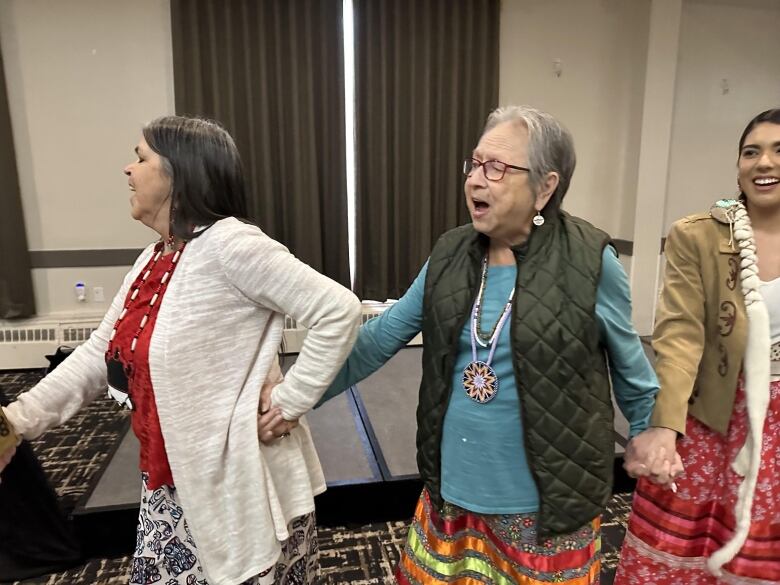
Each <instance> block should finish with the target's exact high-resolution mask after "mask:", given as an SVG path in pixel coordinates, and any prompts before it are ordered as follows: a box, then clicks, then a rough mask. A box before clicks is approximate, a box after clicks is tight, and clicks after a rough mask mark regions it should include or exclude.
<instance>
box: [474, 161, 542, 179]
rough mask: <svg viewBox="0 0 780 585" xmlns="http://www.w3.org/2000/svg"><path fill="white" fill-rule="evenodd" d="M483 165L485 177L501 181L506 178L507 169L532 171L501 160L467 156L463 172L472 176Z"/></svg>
mask: <svg viewBox="0 0 780 585" xmlns="http://www.w3.org/2000/svg"><path fill="white" fill-rule="evenodd" d="M479 167H482V172H483V173H485V178H486V179H487V180H488V181H500V180H501V179H503V178H504V175H505V174H506V170H507V169H515V170H516V171H525V172H526V173H530V172H531V169H527V168H526V167H518V166H516V165H509V164H507V163H505V162H501V161H500V160H486V161H481V160H477V159H476V158H467V159H466V160H464V161H463V174H464V175H466V176H467V177H470V176H471V173H473V172H474V171H475V170H476V169H478V168H479Z"/></svg>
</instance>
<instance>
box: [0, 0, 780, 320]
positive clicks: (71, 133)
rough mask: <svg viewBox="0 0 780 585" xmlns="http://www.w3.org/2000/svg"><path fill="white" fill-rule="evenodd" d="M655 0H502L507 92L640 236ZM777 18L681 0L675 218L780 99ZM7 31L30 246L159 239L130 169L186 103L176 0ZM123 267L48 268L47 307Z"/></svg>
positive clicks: (12, 7) (0, 14)
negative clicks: (142, 135) (135, 202)
mask: <svg viewBox="0 0 780 585" xmlns="http://www.w3.org/2000/svg"><path fill="white" fill-rule="evenodd" d="M653 1H656V2H659V1H660V2H663V1H664V0H503V2H502V17H501V39H500V75H501V78H500V91H499V95H500V102H501V103H502V104H508V103H529V104H532V105H535V106H537V107H540V108H542V109H545V110H547V111H550V112H551V113H553V114H555V115H557V116H559V117H560V118H561V119H562V120H563V122H564V123H565V124H566V125H567V126H568V127H569V128H570V129H571V130H572V133H573V134H574V138H575V143H576V145H577V151H578V156H579V163H578V168H577V172H576V173H575V176H574V182H573V185H572V188H571V192H570V195H569V197H568V198H567V201H566V207H567V209H569V210H570V211H571V212H573V213H575V214H577V215H581V216H583V217H585V218H587V219H590V220H591V221H593V222H594V223H596V224H597V225H599V226H601V227H603V228H604V229H606V230H608V231H610V232H611V233H612V235H613V236H615V237H618V238H624V239H629V240H630V239H634V235H635V226H634V223H635V218H634V211H635V197H636V189H637V174H638V161H639V160H640V153H639V144H640V131H641V125H642V115H643V103H642V102H643V96H644V90H645V88H644V83H645V75H646V62H647V49H648V34H649V20H650V18H649V17H650V6H651V3H652V2H653ZM777 30H780V1H779V0H684V1H683V13H682V23H681V32H680V37H681V38H680V49H679V55H678V67H677V74H676V80H675V81H674V84H675V105H674V114H673V120H672V122H673V129H672V140H671V146H670V149H669V150H670V154H669V155H670V157H671V160H670V170H669V177H668V180H669V188H668V191H667V192H668V193H669V196H668V197H667V196H666V193H659V194H658V198H659V204H658V207H657V213H659V214H662V217H663V218H664V221H665V226H668V224H669V223H670V222H671V221H672V220H673V219H675V218H677V217H679V216H682V215H684V214H686V213H690V212H693V211H699V210H702V209H706V208H707V207H708V206H709V204H710V202H711V201H712V200H713V199H714V198H716V197H718V196H720V195H721V194H728V193H731V192H732V189H733V186H734V175H735V172H734V166H733V165H734V156H735V145H736V140H737V138H738V135H739V132H740V130H741V128H742V126H743V125H744V123H745V122H746V121H747V119H748V118H749V117H750V116H752V115H753V114H754V113H756V112H758V111H759V110H761V109H764V108H767V107H770V106H773V105H778V104H780V73H779V70H778V67H777V58H776V56H777V55H779V54H780V36H779V35H778V34H777ZM0 43H2V50H3V56H4V59H5V67H6V76H7V81H8V84H7V85H8V90H9V100H10V106H11V116H12V123H13V128H14V139H15V143H16V148H17V158H18V166H19V174H20V183H21V189H22V197H23V204H24V211H25V223H26V226H27V229H28V236H29V243H30V248H31V249H32V250H61V249H74V248H85V249H92V248H128V247H131V248H134V247H141V246H143V245H144V244H146V243H147V242H148V241H150V240H151V239H152V238H153V234H152V233H151V232H150V231H148V230H147V229H146V228H144V227H143V226H140V225H138V224H136V223H135V222H133V221H132V220H131V219H130V217H129V215H128V205H127V195H128V193H127V190H126V184H125V180H124V177H123V175H122V174H121V169H122V167H123V165H124V164H125V163H126V162H127V161H128V160H129V159H130V158H131V156H132V152H131V150H132V146H133V145H134V144H135V141H136V140H137V138H138V135H139V130H140V127H141V125H142V124H143V123H144V122H145V121H148V120H149V119H151V118H153V117H155V116H158V115H160V114H164V113H169V112H172V111H173V81H172V58H171V38H170V15H169V6H168V0H137V1H133V2H130V1H129V0H111V1H106V0H67V1H64V0H0ZM555 59H560V60H561V65H562V74H561V76H560V77H556V76H555V74H554V72H553V61H554V60H555ZM723 78H726V79H728V82H729V87H730V91H729V93H727V94H725V95H724V94H723V93H722V90H721V79H723ZM668 121H669V120H666V121H664V120H658V123H659V124H663V123H664V122H668ZM650 127H651V128H652V127H653V124H652V121H651V124H650ZM636 221H640V219H637V220H636ZM660 235H662V234H659V237H660ZM124 271H125V269H123V268H91V269H70V268H60V269H46V270H43V269H38V270H34V271H33V278H34V283H35V289H36V296H37V301H38V308H39V314H40V315H42V316H47V315H49V314H51V313H62V314H67V315H71V314H100V313H102V312H103V311H104V310H105V308H106V304H105V303H95V302H93V301H92V300H90V301H89V302H87V303H85V304H78V303H76V302H75V300H74V295H73V285H74V284H75V282H76V281H79V280H83V281H86V283H87V285H88V286H89V287H90V288H91V287H94V286H102V287H104V288H105V292H106V298H107V299H110V297H111V293H112V292H113V291H114V290H115V289H116V288H117V287H118V285H119V282H120V280H121V277H122V274H123V273H124ZM90 298H91V296H90Z"/></svg>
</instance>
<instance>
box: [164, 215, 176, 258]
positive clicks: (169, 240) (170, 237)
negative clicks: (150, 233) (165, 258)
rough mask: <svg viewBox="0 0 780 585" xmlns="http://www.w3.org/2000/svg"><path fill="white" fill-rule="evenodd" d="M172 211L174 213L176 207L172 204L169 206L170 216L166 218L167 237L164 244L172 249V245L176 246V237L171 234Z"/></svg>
mask: <svg viewBox="0 0 780 585" xmlns="http://www.w3.org/2000/svg"><path fill="white" fill-rule="evenodd" d="M174 213H176V207H175V206H174V205H172V206H171V216H170V218H169V220H168V237H167V238H165V245H166V246H167V247H168V249H169V250H173V248H174V246H176V238H174V236H173V217H174Z"/></svg>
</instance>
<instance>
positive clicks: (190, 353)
mask: <svg viewBox="0 0 780 585" xmlns="http://www.w3.org/2000/svg"><path fill="white" fill-rule="evenodd" d="M152 249H153V246H149V247H148V248H147V249H146V250H145V251H144V252H143V253H142V254H141V256H140V257H139V258H138V260H137V261H136V263H135V266H134V267H133V269H132V270H131V271H130V273H129V274H128V275H127V277H126V278H125V280H124V284H123V285H122V287H121V289H120V290H119V292H118V293H117V295H116V297H115V298H114V300H113V302H112V304H111V308H110V309H109V310H108V313H106V316H105V318H104V319H103V322H102V323H101V325H100V326H99V328H98V329H97V330H96V331H95V332H94V333H93V334H92V336H91V337H90V338H89V340H88V341H87V342H86V343H84V344H83V345H81V346H80V347H78V348H77V349H76V351H75V352H74V353H73V354H72V355H71V356H70V357H69V358H68V359H67V360H65V361H64V362H63V363H62V364H61V365H60V366H59V367H58V368H57V369H56V370H55V371H54V372H52V373H51V374H50V375H48V376H47V377H46V378H44V379H43V380H42V381H41V382H40V383H39V384H37V385H36V386H35V387H34V388H33V389H31V390H30V391H29V392H26V393H24V394H22V395H21V396H20V397H19V399H18V400H17V401H16V402H14V403H13V404H11V405H10V406H8V408H7V409H6V413H7V416H8V419H9V420H10V421H11V423H12V424H13V425H14V427H15V428H16V430H17V432H19V433H20V434H21V435H22V436H23V437H25V438H27V439H32V438H34V437H36V436H38V435H40V434H41V433H43V432H44V431H45V430H47V429H49V428H51V427H54V426H56V425H58V424H61V423H63V422H65V421H66V420H68V419H69V418H70V417H71V416H73V415H74V414H75V413H76V412H77V411H78V410H79V409H80V408H82V407H83V406H84V405H85V404H87V403H88V402H90V401H91V400H93V399H94V398H95V397H97V396H99V395H100V394H101V393H102V392H105V390H106V366H105V360H104V353H105V351H106V348H107V346H108V338H109V335H110V334H111V330H112V328H113V325H114V323H115V321H116V319H117V316H118V315H119V312H120V311H121V309H122V305H123V303H124V300H125V297H126V295H127V291H128V289H129V287H130V285H131V283H132V282H133V279H134V278H135V276H136V275H137V274H138V272H139V271H140V270H141V268H142V267H144V266H145V265H146V263H147V262H148V260H149V258H150V257H151V253H152ZM285 314H289V315H291V316H292V317H293V318H295V319H296V321H298V322H299V323H301V324H302V325H304V326H306V327H308V328H309V333H308V336H307V337H306V340H305V343H304V345H303V348H302V350H301V352H300V355H299V357H298V360H297V362H296V364H295V365H294V366H293V367H292V368H291V369H290V370H289V372H288V373H287V375H286V377H285V379H284V381H283V382H282V383H281V384H280V385H279V386H277V387H276V388H275V389H274V392H273V394H272V401H273V403H274V404H275V405H278V406H280V407H281V409H282V412H283V415H284V417H285V418H287V419H292V418H297V417H300V416H301V415H303V414H304V413H305V412H307V411H308V410H309V409H311V407H312V406H314V404H315V403H316V402H317V400H318V399H319V398H320V396H321V395H322V394H323V393H324V392H325V390H326V389H327V387H328V386H329V384H330V382H331V381H332V380H333V378H334V377H335V375H336V373H337V371H338V370H339V368H340V367H341V364H342V362H343V361H344V359H345V358H346V356H347V354H348V353H349V351H350V349H351V347H352V344H353V343H354V340H355V337H356V335H357V329H358V326H359V321H360V320H359V315H360V303H359V301H358V300H357V298H356V297H355V296H354V295H353V294H352V293H351V292H350V291H348V290H346V289H345V288H343V287H341V286H340V285H338V284H336V283H335V282H333V281H332V280H330V279H328V278H326V277H324V276H322V275H321V274H319V273H318V272H316V271H315V270H313V269H312V268H310V267H308V266H307V265H305V264H303V263H302V262H300V261H298V260H297V259H296V258H295V257H294V256H293V255H292V254H290V253H289V252H288V251H287V249H286V248H285V247H284V246H282V245H281V244H279V243H278V242H276V241H274V240H272V239H271V238H269V237H268V236H266V235H265V234H264V233H263V232H262V231H261V230H260V229H259V228H257V227H255V226H251V225H246V224H244V223H242V222H240V221H238V220H236V219H233V218H228V219H224V220H221V221H219V222H217V223H216V224H214V225H213V226H212V227H211V228H209V229H208V230H207V231H206V232H205V233H203V234H202V235H201V236H200V237H198V238H196V239H194V240H193V241H192V242H190V243H189V244H188V245H187V247H186V249H185V250H184V252H183V254H182V256H181V259H180V261H179V264H178V266H177V268H176V271H175V272H174V274H173V277H172V278H171V281H170V283H169V285H168V290H167V291H166V294H165V297H164V298H163V302H162V305H161V307H160V312H159V315H158V317H157V322H156V325H155V328H154V331H153V334H152V338H151V344H150V348H149V368H150V373H151V378H152V385H153V387H154V395H155V400H156V403H157V409H158V412H159V416H160V426H161V428H162V433H163V437H164V439H165V447H166V452H167V454H168V459H169V461H170V466H171V471H172V472H173V478H174V483H175V484H176V489H177V492H178V495H179V497H180V499H181V503H182V506H183V509H184V514H185V517H186V518H187V523H188V525H189V527H190V529H191V531H192V535H193V538H194V540H195V543H196V544H197V546H198V557H199V560H200V562H201V565H202V567H203V569H204V571H205V573H206V575H207V577H208V580H209V582H210V583H214V584H215V585H216V584H219V585H232V584H234V583H240V582H242V581H244V580H246V579H248V578H250V577H252V576H254V575H256V574H258V573H261V572H262V571H264V570H266V569H268V568H269V567H270V566H272V565H273V564H274V563H275V562H276V560H277V558H278V556H279V553H280V551H281V547H280V541H283V540H285V539H286V538H287V537H288V534H287V524H288V523H289V522H290V521H291V520H292V519H293V518H294V517H296V516H300V515H302V514H306V513H309V512H312V511H313V510H314V495H316V494H317V493H319V492H322V491H324V489H325V480H324V477H323V474H322V470H321V467H320V464H319V460H318V459H317V455H316V452H315V450H314V446H313V444H312V440H311V435H310V433H309V430H308V427H307V426H306V425H305V422H304V424H302V425H301V426H299V427H298V428H296V429H294V430H293V432H292V434H291V436H290V437H288V438H286V439H284V440H279V441H276V442H275V444H274V445H272V446H265V445H262V444H260V443H259V441H258V438H257V410H258V403H259V398H260V388H261V386H262V383H263V381H264V380H265V379H266V376H267V375H268V373H269V371H270V370H271V368H272V366H273V365H274V364H275V361H276V354H277V350H278V349H279V344H280V341H281V335H282V327H283V321H284V317H283V316H284V315H285Z"/></svg>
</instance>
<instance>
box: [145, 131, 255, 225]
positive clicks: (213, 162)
mask: <svg viewBox="0 0 780 585" xmlns="http://www.w3.org/2000/svg"><path fill="white" fill-rule="evenodd" d="M143 135H144V139H145V140H146V143H147V144H148V145H149V148H151V149H152V150H153V151H154V152H156V153H157V154H158V155H160V157H162V159H163V160H162V164H163V171H164V172H165V173H166V174H167V175H169V177H170V179H171V187H172V189H171V227H170V230H171V231H170V233H171V235H174V236H176V237H177V238H180V239H184V240H190V239H192V238H193V237H195V236H196V235H197V234H194V233H193V228H194V227H196V226H207V225H211V224H212V223H214V222H215V221H217V220H220V219H223V218H225V217H231V216H232V217H237V218H246V216H247V202H246V189H245V186H244V172H243V168H242V165H241V157H240V156H239V154H238V149H237V148H236V143H235V142H234V141H233V137H232V136H230V134H229V133H228V132H227V130H225V129H224V128H223V127H222V126H221V125H220V124H219V123H217V122H215V121H213V120H207V119H204V118H191V117H185V116H163V117H161V118H157V119H156V120H152V121H151V122H149V123H148V124H147V125H146V126H144V129H143Z"/></svg>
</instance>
